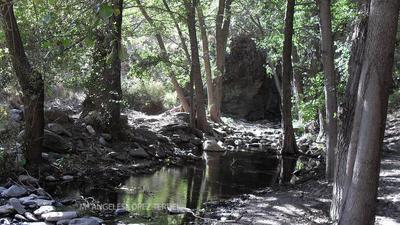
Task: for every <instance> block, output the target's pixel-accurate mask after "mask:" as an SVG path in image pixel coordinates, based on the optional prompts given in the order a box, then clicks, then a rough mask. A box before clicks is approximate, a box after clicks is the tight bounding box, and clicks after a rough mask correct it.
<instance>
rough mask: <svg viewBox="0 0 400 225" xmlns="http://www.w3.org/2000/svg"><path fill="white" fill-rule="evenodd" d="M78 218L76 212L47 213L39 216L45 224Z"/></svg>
mask: <svg viewBox="0 0 400 225" xmlns="http://www.w3.org/2000/svg"><path fill="white" fill-rule="evenodd" d="M76 217H78V213H77V212H76V211H66V212H48V213H44V214H42V215H41V218H42V219H44V220H46V221H47V222H57V221H60V220H70V219H74V218H76Z"/></svg>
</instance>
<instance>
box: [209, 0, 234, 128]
mask: <svg viewBox="0 0 400 225" xmlns="http://www.w3.org/2000/svg"><path fill="white" fill-rule="evenodd" d="M231 5H232V0H219V5H218V15H217V18H216V28H215V29H216V34H215V39H216V54H217V55H216V64H217V74H216V78H215V79H214V89H213V103H212V104H211V107H210V117H211V119H212V120H213V121H214V122H220V121H221V102H222V76H223V75H224V73H225V53H226V45H227V42H228V36H229V26H230V22H231Z"/></svg>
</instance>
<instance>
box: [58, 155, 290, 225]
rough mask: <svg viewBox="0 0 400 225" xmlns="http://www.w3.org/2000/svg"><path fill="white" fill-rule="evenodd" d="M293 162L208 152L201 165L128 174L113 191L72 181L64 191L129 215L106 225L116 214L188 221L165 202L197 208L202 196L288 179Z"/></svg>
mask: <svg viewBox="0 0 400 225" xmlns="http://www.w3.org/2000/svg"><path fill="white" fill-rule="evenodd" d="M295 166H296V159H295V158H281V157H278V156H271V155H268V154H264V153H248V152H231V153H208V162H207V164H206V165H202V166H189V167H184V168H163V169H162V170H160V171H157V172H156V173H154V174H153V175H146V176H139V177H131V178H130V179H128V180H127V181H126V182H125V183H124V184H123V185H122V186H121V187H119V188H118V189H117V191H107V190H99V189H96V188H93V187H91V188H90V187H88V186H79V187H76V186H74V187H73V188H72V189H70V190H69V191H68V193H67V194H68V195H70V196H71V195H73V196H80V195H82V196H85V197H94V198H95V199H96V200H98V201H100V202H103V203H112V204H118V205H119V206H123V207H125V208H126V209H128V210H129V211H131V212H132V214H131V216H130V217H124V218H111V219H110V220H109V221H107V222H108V223H109V224H113V223H115V222H116V221H117V219H118V220H121V221H124V222H125V223H145V224H160V225H161V224H162V225H165V224H188V223H189V222H190V221H193V219H194V218H193V217H191V215H190V214H186V215H168V214H167V213H166V211H165V207H166V206H173V207H174V206H178V207H186V208H190V209H198V208H200V207H201V205H202V203H204V202H206V201H212V200H218V199H226V198H230V197H233V196H237V195H240V194H244V193H251V191H253V190H255V189H259V188H265V187H268V186H271V185H273V184H276V183H284V182H288V181H290V178H291V176H292V173H293V171H294V169H295ZM63 189H64V190H66V189H65V187H63ZM132 215H133V216H132Z"/></svg>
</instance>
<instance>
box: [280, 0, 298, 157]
mask: <svg viewBox="0 0 400 225" xmlns="http://www.w3.org/2000/svg"><path fill="white" fill-rule="evenodd" d="M294 6H295V0H287V7H286V15H285V30H284V35H285V37H284V42H283V56H282V60H283V63H282V122H283V144H282V154H285V155H290V154H297V153H298V149H297V144H296V140H295V136H294V129H293V124H292V102H291V101H292V91H291V83H292V76H293V66H292V46H293V41H292V38H293V18H294Z"/></svg>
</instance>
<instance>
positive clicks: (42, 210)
mask: <svg viewBox="0 0 400 225" xmlns="http://www.w3.org/2000/svg"><path fill="white" fill-rule="evenodd" d="M55 210H56V207H54V206H51V205H45V206H40V208H38V209H36V210H35V211H33V214H35V215H36V216H40V215H42V214H44V213H49V212H54V211H55Z"/></svg>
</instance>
